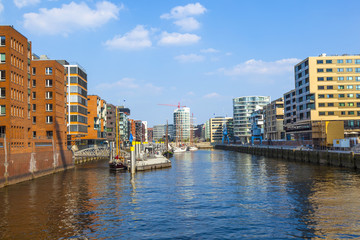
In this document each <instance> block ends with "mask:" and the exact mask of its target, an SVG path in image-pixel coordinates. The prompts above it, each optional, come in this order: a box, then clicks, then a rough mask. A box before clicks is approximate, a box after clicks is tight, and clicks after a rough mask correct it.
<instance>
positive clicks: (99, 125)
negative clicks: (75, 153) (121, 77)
mask: <svg viewBox="0 0 360 240" xmlns="http://www.w3.org/2000/svg"><path fill="white" fill-rule="evenodd" d="M87 102H88V107H87V108H88V115H87V117H88V130H87V132H88V134H87V136H85V137H82V138H81V139H82V140H87V144H88V145H93V144H100V143H101V142H102V141H104V140H106V102H105V100H103V99H101V98H100V97H99V96H97V95H88V98H87Z"/></svg>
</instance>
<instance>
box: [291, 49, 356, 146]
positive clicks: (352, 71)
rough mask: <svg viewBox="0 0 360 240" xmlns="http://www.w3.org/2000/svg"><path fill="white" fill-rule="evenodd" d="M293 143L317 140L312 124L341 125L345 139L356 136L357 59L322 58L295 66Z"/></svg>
mask: <svg viewBox="0 0 360 240" xmlns="http://www.w3.org/2000/svg"><path fill="white" fill-rule="evenodd" d="M295 90H296V103H297V104H296V105H297V109H296V123H295V124H294V125H293V126H292V127H293V129H292V131H293V133H294V134H295V136H296V139H300V140H313V141H314V143H315V142H316V141H320V142H322V140H321V139H319V136H321V134H320V135H319V134H314V135H313V133H314V131H315V129H313V126H314V124H316V123H319V122H320V123H321V122H324V121H343V123H344V133H345V137H347V136H348V137H350V136H351V137H353V136H358V135H359V132H360V111H359V110H360V109H359V107H360V55H347V54H346V55H341V56H340V55H335V56H328V55H326V54H322V55H320V56H318V57H308V58H306V59H304V60H303V61H301V62H300V63H298V64H297V65H295Z"/></svg>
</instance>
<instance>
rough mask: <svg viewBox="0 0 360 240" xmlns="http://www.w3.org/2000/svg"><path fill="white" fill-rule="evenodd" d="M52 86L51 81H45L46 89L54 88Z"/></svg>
mask: <svg viewBox="0 0 360 240" xmlns="http://www.w3.org/2000/svg"><path fill="white" fill-rule="evenodd" d="M52 84H53V82H52V80H51V79H46V80H45V86H46V87H52Z"/></svg>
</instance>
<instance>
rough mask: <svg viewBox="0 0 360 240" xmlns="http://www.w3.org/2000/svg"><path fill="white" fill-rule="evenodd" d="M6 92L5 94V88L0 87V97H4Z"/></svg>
mask: <svg viewBox="0 0 360 240" xmlns="http://www.w3.org/2000/svg"><path fill="white" fill-rule="evenodd" d="M5 96H6V94H5V88H4V87H2V88H0V98H5Z"/></svg>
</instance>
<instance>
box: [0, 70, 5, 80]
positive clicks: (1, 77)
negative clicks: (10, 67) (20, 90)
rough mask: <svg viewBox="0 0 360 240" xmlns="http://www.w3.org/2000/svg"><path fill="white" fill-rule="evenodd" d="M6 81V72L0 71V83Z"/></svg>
mask: <svg viewBox="0 0 360 240" xmlns="http://www.w3.org/2000/svg"><path fill="white" fill-rule="evenodd" d="M5 80H6V72H5V70H0V81H5Z"/></svg>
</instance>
